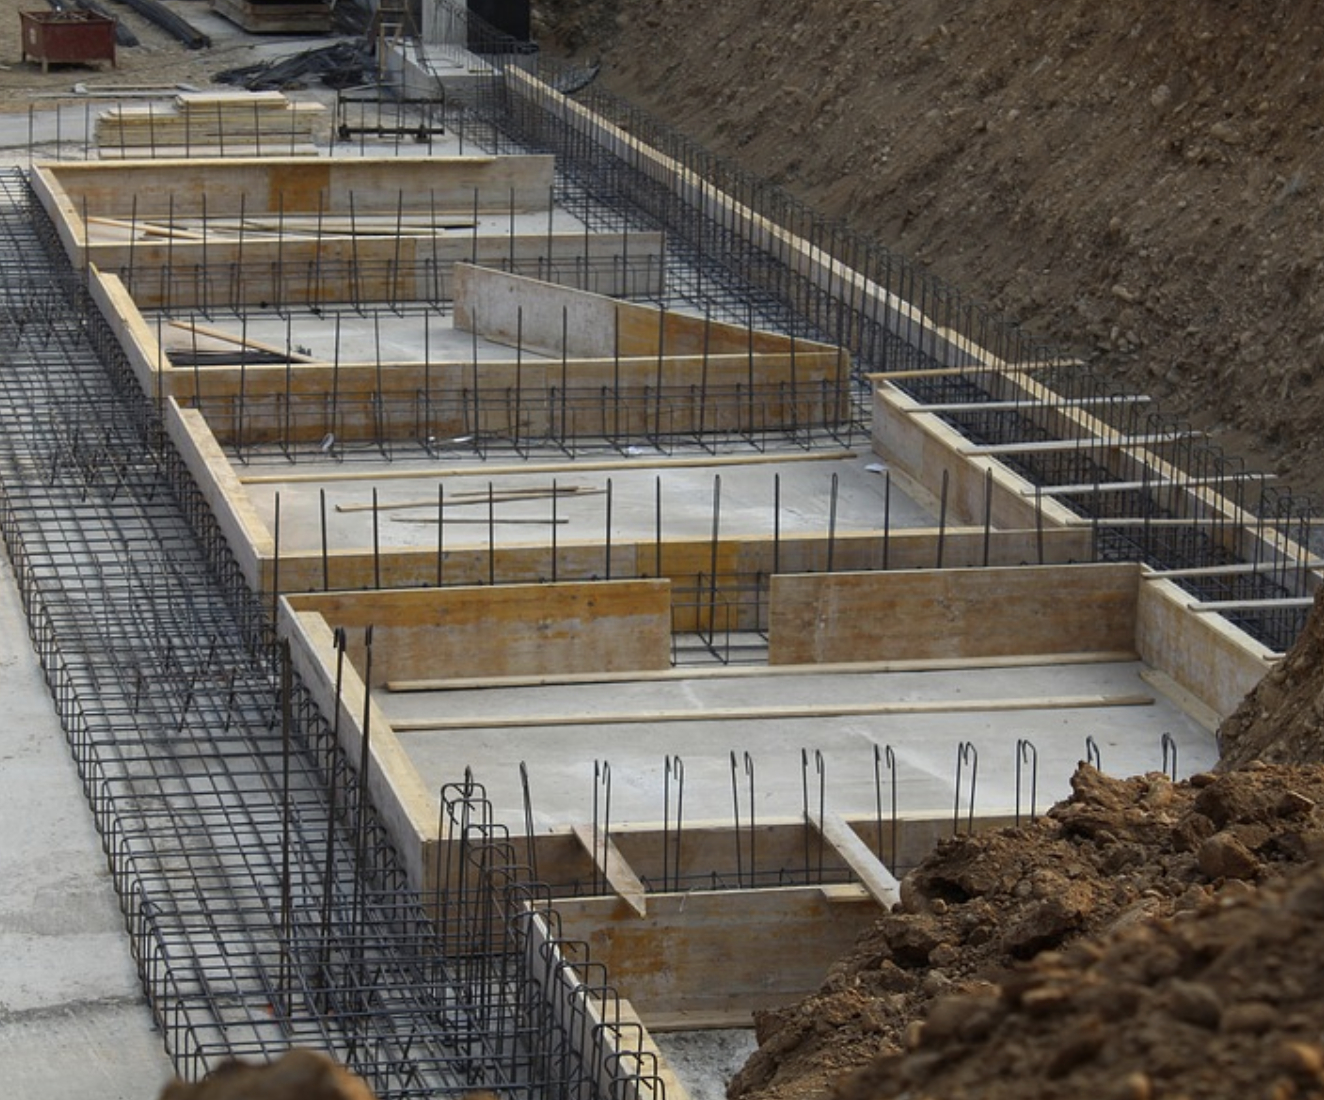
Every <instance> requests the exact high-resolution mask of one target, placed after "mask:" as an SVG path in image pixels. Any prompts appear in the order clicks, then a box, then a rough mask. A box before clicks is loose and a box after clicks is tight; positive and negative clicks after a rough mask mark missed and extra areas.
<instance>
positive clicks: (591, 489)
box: [336, 485, 607, 512]
mask: <svg viewBox="0 0 1324 1100" xmlns="http://www.w3.org/2000/svg"><path fill="white" fill-rule="evenodd" d="M606 492H607V490H606V489H599V488H597V487H595V486H592V485H566V486H560V485H558V486H557V487H556V489H555V491H553V489H552V487H551V486H550V485H549V486H548V487H547V488H545V489H543V488H537V489H527V490H520V489H498V490H495V491H494V492H492V493H491V494H488V493H486V492H478V491H476V492H474V493H471V494H465V495H464V497H463V499H460V500H457V499H455V497H447V498H445V500H444V501H439V500H438V498H437V497H430V498H428V499H426V500H421V499H420V500H402V501H393V502H391V503H388V504H375V505H374V504H337V505H336V511H337V512H373V511H377V512H390V511H398V510H400V509H404V508H431V509H433V510H434V511H435V510H436V509H437V507H438V505H440V506H441V507H442V508H443V509H445V508H466V507H473V506H476V505H484V504H488V503H492V504H511V503H516V502H518V501H524V500H551V499H552V497H553V496H555V497H557V498H558V499H559V498H561V497H566V498H571V497H586V496H600V495H605V494H606Z"/></svg>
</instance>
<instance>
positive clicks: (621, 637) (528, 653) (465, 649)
mask: <svg viewBox="0 0 1324 1100" xmlns="http://www.w3.org/2000/svg"><path fill="white" fill-rule="evenodd" d="M670 589H671V586H670V584H669V583H668V582H666V581H657V580H651V581H610V582H603V583H598V584H543V585H502V586H498V587H472V588H468V587H466V588H434V589H428V590H424V591H413V592H402V591H396V592H361V593H355V594H349V595H346V594H340V593H336V594H327V595H316V596H291V597H289V603H290V606H291V607H292V608H293V609H294V610H295V611H296V612H304V611H309V612H311V611H316V612H317V613H319V614H320V615H322V616H323V618H325V619H326V621H327V622H328V623H329V624H330V625H331V627H332V628H333V629H334V628H336V627H344V628H345V629H346V630H347V631H348V632H349V633H348V645H347V648H346V653H347V654H348V655H349V656H350V658H351V659H352V660H353V661H354V664H355V667H357V668H358V669H359V671H360V674H361V675H362V674H363V672H364V669H365V660H364V656H365V647H364V640H363V638H364V635H363V631H364V630H365V629H366V628H367V627H371V628H372V631H373V661H372V678H371V686H372V687H373V688H377V687H380V686H382V685H384V684H386V683H388V682H390V681H394V680H426V679H436V678H447V677H461V676H526V675H541V674H547V675H551V674H561V673H575V672H635V671H640V670H645V669H664V668H670V667H671V592H670Z"/></svg>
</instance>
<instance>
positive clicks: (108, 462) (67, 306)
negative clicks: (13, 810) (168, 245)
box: [0, 172, 661, 1100]
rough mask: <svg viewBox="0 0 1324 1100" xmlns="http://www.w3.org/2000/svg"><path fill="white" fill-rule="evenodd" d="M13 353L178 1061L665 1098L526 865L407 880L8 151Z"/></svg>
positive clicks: (72, 651) (108, 845)
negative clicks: (461, 881) (572, 951)
mask: <svg viewBox="0 0 1324 1100" xmlns="http://www.w3.org/2000/svg"><path fill="white" fill-rule="evenodd" d="M0 351H2V354H0V530H2V532H3V536H4V540H5V544H6V547H7V549H8V552H9V556H10V560H11V561H12V563H13V567H14V573H15V576H16V579H17V582H18V585H19V589H20V593H21V597H22V601H23V606H24V609H25V611H26V613H27V615H28V619H29V629H30V634H31V638H32V641H33V644H34V646H35V648H36V650H37V653H38V655H39V658H40V660H41V663H42V666H43V669H44V671H45V676H46V679H47V683H48V684H49V686H50V690H51V693H52V695H53V698H54V701H55V705H56V707H57V709H58V711H59V714H60V717H61V719H62V722H63V724H64V728H65V730H66V733H67V736H68V739H69V743H70V746H71V748H72V751H73V755H74V757H75V760H76V763H77V767H78V771H79V775H80V777H81V780H82V782H83V786H84V790H85V793H86V795H87V798H88V800H89V803H90V805H91V808H92V811H93V814H94V818H95V821H96V824H97V827H98V830H99V832H100V835H101V837H102V843H103V847H104V850H105V854H106V857H107V860H108V863H109V866H110V870H111V873H112V876H113V881H114V884H115V888H116V890H117V893H118V895H119V899H120V904H121V909H122V912H123V914H124V918H125V922H126V926H127V930H128V933H129V937H130V946H131V950H132V953H133V957H134V960H135V963H136V965H137V968H138V972H139V975H140V977H141V979H142V982H143V986H144V989H145V991H146V994H147V998H148V1001H149V1004H150V1007H151V1010H152V1012H153V1014H154V1016H155V1019H156V1021H157V1023H158V1024H159V1026H160V1027H161V1029H162V1031H163V1033H164V1037H165V1042H166V1046H167V1049H168V1050H169V1052H170V1053H171V1055H172V1057H173V1059H174V1061H175V1064H176V1066H177V1068H178V1070H179V1072H180V1073H181V1074H182V1075H184V1076H186V1077H198V1076H201V1075H202V1074H203V1073H205V1072H207V1071H208V1070H209V1069H211V1068H214V1067H215V1066H216V1065H217V1064H219V1062H221V1061H223V1060H225V1059H226V1058H229V1057H231V1056H243V1055H255V1056H259V1057H262V1056H267V1055H270V1054H274V1053H277V1052H279V1051H281V1050H283V1049H285V1048H286V1047H288V1046H290V1045H296V1044H297V1045H308V1046H313V1047H317V1048H320V1049H324V1050H327V1051H330V1052H331V1053H333V1054H335V1055H336V1056H337V1057H339V1058H340V1059H341V1060H343V1061H344V1062H346V1063H347V1064H348V1065H350V1066H351V1067H353V1068H354V1069H356V1070H357V1071H358V1072H359V1073H361V1074H362V1075H363V1076H364V1077H365V1078H366V1079H367V1080H368V1082H369V1083H370V1084H371V1085H372V1086H373V1087H374V1088H375V1089H376V1090H377V1091H378V1093H379V1094H380V1095H381V1096H383V1097H404V1096H435V1095H438V1094H439V1093H459V1092H463V1091H465V1090H467V1089H469V1088H472V1087H486V1088H497V1089H500V1090H501V1091H502V1092H503V1093H511V1094H517V1095H525V1096H528V1097H531V1098H532V1097H537V1098H543V1097H547V1098H552V1100H557V1098H562V1097H572V1096H573V1097H574V1098H575V1100H594V1098H595V1097H620V1098H621V1100H635V1098H637V1097H639V1096H641V1095H645V1094H646V1095H649V1096H652V1097H657V1096H660V1095H661V1086H660V1084H659V1083H658V1082H657V1080H656V1078H655V1075H654V1074H653V1072H652V1071H654V1070H655V1068H656V1067H655V1066H654V1065H653V1064H652V1063H651V1062H650V1060H649V1058H648V1055H647V1054H646V1053H644V1052H642V1051H641V1050H640V1047H641V1045H642V1039H641V1032H640V1029H639V1028H638V1027H637V1025H631V1024H628V1023H621V1022H620V1021H621V1015H622V1014H621V1012H620V1009H619V1005H618V1004H617V1002H615V1001H614V999H613V994H612V992H611V990H610V988H608V987H604V986H603V985H602V983H601V982H599V983H598V985H596V986H594V987H591V988H590V987H589V986H588V985H586V984H584V983H583V982H576V980H574V979H573V973H574V972H572V971H570V970H569V969H568V968H567V967H566V966H565V963H564V961H563V959H562V956H561V954H560V952H559V951H558V950H556V947H557V945H556V943H555V941H554V939H552V938H551V937H549V936H548V934H547V932H546V928H548V927H551V928H554V927H555V919H554V915H549V917H548V919H546V920H542V919H540V918H537V917H531V916H530V915H529V913H528V911H527V909H520V908H519V907H517V906H516V904H515V902H516V900H517V899H518V898H521V897H528V896H532V895H531V892H530V891H531V888H530V887H528V886H527V884H526V883H523V882H521V881H520V875H519V873H518V870H517V869H514V868H510V867H506V866H502V865H499V864H493V865H492V866H488V867H485V868H484V874H483V876H481V877H479V878H475V877H474V876H470V877H469V879H468V886H467V892H466V893H465V895H464V896H463V897H459V898H448V897H441V898H436V899H423V898H420V897H419V896H417V895H416V894H412V893H411V892H410V891H409V890H408V889H407V888H406V886H405V883H404V878H403V875H402V873H401V871H400V870H399V868H398V865H397V862H396V857H395V854H394V852H393V850H392V848H391V846H390V844H389V841H388V839H387V837H386V835H385V833H384V831H383V830H382V829H381V828H380V826H379V825H378V824H377V822H376V819H375V817H374V814H373V811H372V807H371V806H370V805H369V804H368V801H367V798H366V795H365V791H366V782H365V779H366V776H365V775H364V774H363V771H362V769H357V771H356V769H355V768H354V767H353V766H352V765H351V763H350V762H348V761H347V760H346V759H345V758H344V756H343V754H342V753H341V752H340V750H339V749H338V747H337V746H336V745H335V743H334V737H333V731H332V730H331V729H330V728H329V727H328V725H327V723H326V721H325V720H324V719H323V717H322V716H321V715H320V714H319V713H318V712H317V711H316V709H315V708H314V707H313V705H312V704H311V703H310V701H309V697H308V695H307V693H306V692H304V691H303V690H302V689H301V687H300V686H299V685H298V684H297V683H296V682H295V681H294V678H293V677H292V676H291V675H290V674H289V672H288V667H289V665H288V661H285V662H282V661H281V660H280V659H279V649H278V648H276V647H274V646H273V645H272V644H271V633H270V625H269V624H268V623H266V622H264V621H263V618H262V615H261V613H260V610H259V609H258V607H257V604H256V602H255V601H254V600H253V599H252V597H251V596H250V594H249V593H248V592H247V591H246V590H245V589H244V587H243V584H242V581H241V579H240V578H239V576H238V573H237V571H236V570H235V568H234V565H233V562H232V561H230V560H229V554H228V548H227V547H226V546H225V544H224V541H223V540H222V539H221V538H220V536H219V534H218V533H217V530H216V528H215V526H214V524H213V523H212V520H211V516H210V513H209V512H208V510H207V507H206V505H205V503H204V502H203V501H202V499H201V496H200V494H199V493H198V492H197V489H196V487H195V486H194V485H193V484H192V482H191V481H190V479H189V477H188V474H187V472H186V471H185V470H184V468H183V465H182V463H181V462H179V461H178V458H177V456H176V455H175V454H174V453H173V450H172V449H171V447H170V445H169V443H168V441H167V440H166V439H165V436H164V433H163V432H162V431H161V430H160V428H161V425H160V423H159V421H157V420H156V419H155V410H154V409H153V408H152V407H151V406H150V404H149V403H148V402H147V401H145V400H144V398H143V396H142V394H141V393H140V392H139V391H138V390H137V388H136V386H135V384H134V382H133V380H132V378H131V376H130V375H129V373H128V367H127V363H126V362H125V361H124V359H123V355H122V352H121V351H120V349H119V348H118V345H117V344H116V343H115V341H114V339H113V337H112V335H111V333H110V331H109V328H108V326H106V325H105V323H104V322H103V320H102V318H101V317H100V315H99V314H97V313H96V311H95V309H94V308H93V307H92V305H91V302H90V300H89V299H87V298H86V297H85V294H84V288H83V286H82V284H81V283H80V281H79V279H78V277H77V276H76V275H75V274H74V272H73V270H72V269H71V267H70V266H69V265H68V264H67V262H66V261H65V259H64V257H63V255H62V254H60V253H59V251H58V245H57V243H56V240H55V236H54V232H53V229H52V227H51V226H50V224H49V222H48V221H47V220H46V219H45V215H44V214H43V213H42V211H41V210H40V208H39V207H38V206H37V205H36V203H35V202H34V201H33V199H32V196H31V194H30V192H29V190H28V187H27V184H26V182H25V181H24V180H23V178H22V176H21V175H20V174H19V173H17V172H8V173H4V174H3V175H0ZM448 901H455V902H457V903H458V904H459V906H460V909H459V910H455V909H454V908H453V909H452V910H449V911H448V910H447V908H446V904H447V902H448ZM428 902H430V903H431V904H425V903H428ZM438 912H440V913H441V914H442V919H441V920H440V921H435V920H434V919H433V916H434V915H435V914H436V913H438ZM474 913H478V914H481V919H475V918H474V916H473V914H474ZM577 957H582V956H577ZM554 992H559V993H560V994H561V995H562V1001H561V1003H554V1001H553V999H552V997H551V994H552V993H554ZM566 998H568V999H569V1000H570V1002H571V1003H570V1007H567V1005H566V1003H565V999H566ZM590 1005H591V1006H592V1008H593V1011H592V1012H589V1011H587V1007H588V1006H590Z"/></svg>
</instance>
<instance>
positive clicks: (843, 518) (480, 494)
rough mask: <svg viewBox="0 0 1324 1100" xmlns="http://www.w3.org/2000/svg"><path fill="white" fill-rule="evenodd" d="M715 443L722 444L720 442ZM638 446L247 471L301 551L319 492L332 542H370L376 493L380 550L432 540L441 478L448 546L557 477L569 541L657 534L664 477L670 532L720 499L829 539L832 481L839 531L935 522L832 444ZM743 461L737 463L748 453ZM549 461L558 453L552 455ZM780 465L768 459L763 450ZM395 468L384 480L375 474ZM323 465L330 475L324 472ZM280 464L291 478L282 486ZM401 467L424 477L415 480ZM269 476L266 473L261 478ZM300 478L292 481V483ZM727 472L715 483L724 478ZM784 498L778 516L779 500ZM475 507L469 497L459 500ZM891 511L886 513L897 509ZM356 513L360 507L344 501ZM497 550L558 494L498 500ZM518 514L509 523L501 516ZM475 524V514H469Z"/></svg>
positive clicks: (309, 537)
mask: <svg viewBox="0 0 1324 1100" xmlns="http://www.w3.org/2000/svg"><path fill="white" fill-rule="evenodd" d="M715 449H716V448H715ZM634 450H635V452H636V453H635V454H633V455H631V456H630V457H628V458H621V457H620V454H619V452H618V451H614V450H611V449H609V448H607V447H605V446H604V448H603V455H602V458H603V461H605V462H607V463H609V464H610V466H611V468H610V469H591V468H588V467H586V463H585V462H584V461H571V460H567V459H561V460H560V461H546V460H544V459H540V460H539V461H538V462H536V463H530V464H529V465H531V466H534V467H536V470H535V471H534V472H530V473H521V472H518V470H519V467H518V465H512V464H509V463H504V462H503V463H501V464H500V467H501V468H500V472H499V473H493V472H491V471H490V468H485V467H484V465H482V464H475V463H472V462H465V461H463V460H458V461H451V460H447V459H446V458H441V459H438V460H435V461H428V460H424V461H419V460H404V461H397V462H393V463H391V464H390V466H389V467H387V466H385V465H382V464H374V466H373V467H371V468H367V469H360V468H356V467H354V466H350V465H346V464H343V463H336V462H333V461H331V460H328V459H325V458H323V459H313V460H311V461H302V462H299V463H298V464H297V465H291V464H289V463H288V462H284V461H281V462H279V463H271V464H264V463H258V462H255V461H250V462H248V463H247V464H245V465H242V466H240V467H239V473H240V476H241V477H242V478H246V479H249V480H248V484H247V486H246V491H247V494H248V497H249V500H250V501H251V502H252V504H253V506H254V508H255V509H256V511H257V514H258V515H259V516H260V517H261V518H262V519H263V521H264V522H265V523H266V524H267V525H268V527H271V526H272V525H274V523H275V518H276V498H277V496H278V495H279V498H280V510H281V551H282V553H286V552H288V553H298V552H300V551H315V550H320V548H321V508H322V494H323V493H325V499H326V508H327V515H328V522H327V538H328V544H329V546H330V548H332V549H350V548H363V547H370V546H372V544H373V538H374V535H373V514H372V511H371V506H372V500H373V493H374V492H375V493H376V496H377V506H378V509H379V516H378V523H377V538H378V540H379V545H381V546H383V547H388V546H396V547H404V546H420V545H421V546H428V545H435V544H436V541H437V535H438V529H437V523H436V509H437V492H438V486H441V488H442V490H443V492H444V494H445V499H446V500H449V501H450V502H451V503H450V505H449V506H448V507H447V510H446V512H445V515H446V518H447V520H448V521H450V520H452V519H453V520H459V521H461V522H454V523H452V522H448V523H447V525H446V531H445V544H446V546H447V547H451V548H459V547H466V546H486V545H487V542H488V527H487V524H486V519H487V515H488V509H487V506H486V493H487V490H488V487H489V486H491V487H492V488H493V490H494V491H495V492H503V493H504V492H511V491H519V490H530V491H532V490H537V489H550V487H551V486H552V484H553V482H556V483H558V484H559V485H560V486H563V487H565V488H569V487H572V486H573V487H581V488H583V489H584V490H585V491H584V492H581V493H577V494H575V495H573V496H566V497H560V498H558V499H557V501H556V518H557V519H558V520H559V521H561V522H559V523H558V524H557V538H558V540H560V541H563V542H573V541H577V540H581V539H584V538H594V539H600V540H603V541H605V538H606V535H607V533H608V530H610V535H611V537H612V538H613V539H616V540H651V539H653V538H655V537H656V535H657V519H658V502H657V501H658V498H657V492H658V486H659V485H660V486H661V514H662V537H663V538H664V539H666V538H686V539H695V538H705V537H711V535H712V531H713V512H714V504H715V503H716V505H717V508H718V513H719V514H718V533H719V535H720V536H721V537H724V538H732V537H738V536H750V535H757V536H766V537H768V538H771V537H772V536H773V534H774V531H775V530H776V529H777V527H778V523H780V532H781V534H782V535H783V536H786V537H788V538H789V537H791V536H794V535H814V536H819V537H822V538H826V537H827V533H828V529H829V526H830V525H831V524H832V522H833V519H832V513H831V508H832V486H833V481H834V479H835V481H836V484H837V498H836V509H837V510H836V519H835V523H836V530H837V531H838V532H839V533H845V532H848V531H861V530H862V531H878V530H880V529H881V528H882V527H883V525H884V515H885V512H887V513H888V514H890V523H891V526H892V528H893V529H894V530H903V529H907V528H922V527H930V526H933V525H935V523H936V517H935V516H934V515H933V514H932V513H931V512H930V511H929V510H927V509H926V508H925V507H923V506H922V505H921V504H919V503H917V502H916V501H915V500H914V499H913V498H911V497H910V496H908V495H907V494H906V493H905V492H904V491H903V490H902V489H901V488H900V486H899V485H897V484H895V483H893V484H892V486H891V489H890V499H889V494H888V489H887V486H886V483H885V481H884V478H883V477H882V476H881V475H880V474H879V473H878V472H876V470H874V469H871V468H870V467H876V466H877V462H876V460H875V459H874V458H873V456H872V455H869V454H868V453H865V454H857V455H854V456H852V457H845V454H846V452H843V451H840V450H833V451H824V452H822V453H820V454H816V455H813V456H811V457H810V458H808V460H805V452H802V451H783V452H780V453H781V455H782V457H784V458H785V459H786V461H785V462H777V461H775V459H776V457H777V452H773V453H771V454H769V453H765V454H763V455H760V454H759V453H758V452H753V451H751V450H750V448H748V447H742V448H739V449H736V448H730V449H726V448H723V449H722V451H723V453H721V454H719V455H714V456H712V457H713V458H714V459H720V461H713V462H712V463H711V465H705V462H704V458H703V457H702V455H700V454H691V455H689V456H687V457H686V458H685V461H684V463H683V464H682V463H680V462H677V461H672V460H670V459H669V458H668V456H666V455H664V454H662V453H660V452H659V451H657V450H656V449H655V448H653V447H651V446H649V445H647V444H646V443H643V442H641V443H640V444H638V445H636V446H635V448H634ZM742 456H743V457H744V458H745V459H748V460H749V464H748V465H742V464H741V463H740V458H741V457H742ZM549 457H550V456H549ZM769 458H770V459H773V461H767V459H769ZM388 471H389V474H390V476H389V477H385V476H381V475H384V474H386V473H387V472H388ZM319 472H324V473H325V475H326V477H325V480H319V478H318V474H319ZM284 473H288V474H290V475H293V476H291V478H290V480H288V481H282V480H281V477H282V475H283V474H284ZM406 474H416V475H417V476H416V477H407V476H405V475H406ZM256 478H262V479H263V480H261V481H256V480H254V479H256ZM296 478H297V480H295V479H296ZM718 479H720V488H719V486H718ZM608 482H610V484H611V489H612V492H611V501H610V516H611V524H610V528H608V526H607V515H608V499H607V492H606V490H607V485H608ZM779 497H780V520H779V521H778V520H775V519H774V504H775V503H776V502H777V501H778V499H779ZM465 499H468V500H469V501H470V502H471V503H469V504H467V505H462V504H460V503H459V502H460V501H461V500H465ZM889 508H890V511H889ZM346 509H352V510H346ZM493 513H494V515H495V516H496V517H497V519H498V522H497V523H496V525H495V527H494V532H495V538H496V541H497V544H498V545H514V544H529V543H532V544H535V545H544V544H546V543H548V542H549V541H550V536H549V533H548V532H549V530H550V525H551V520H552V502H551V500H550V499H546V498H543V499H532V500H520V501H508V502H507V501H502V502H499V503H497V504H496V505H495V506H494V509H493ZM509 520H518V521H522V522H519V523H515V524H510V523H503V522H500V521H509ZM474 521H477V522H474Z"/></svg>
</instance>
